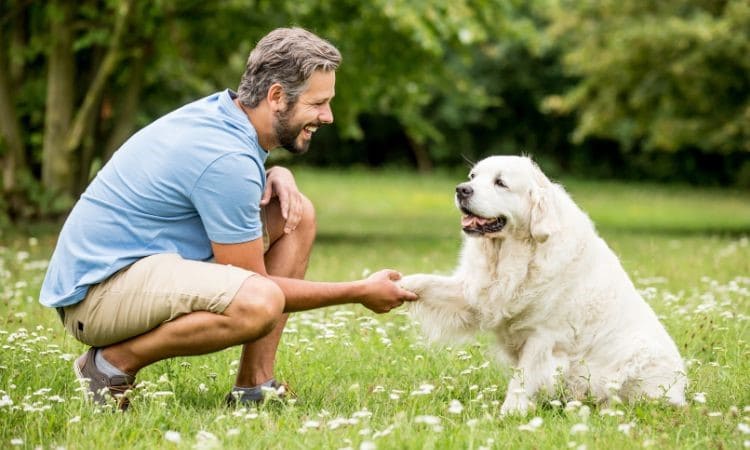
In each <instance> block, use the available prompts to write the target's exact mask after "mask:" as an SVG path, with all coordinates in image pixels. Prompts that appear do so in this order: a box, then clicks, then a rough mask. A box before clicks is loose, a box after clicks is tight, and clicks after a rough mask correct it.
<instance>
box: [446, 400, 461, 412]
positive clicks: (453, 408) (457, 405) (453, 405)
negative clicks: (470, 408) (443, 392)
mask: <svg viewBox="0 0 750 450" xmlns="http://www.w3.org/2000/svg"><path fill="white" fill-rule="evenodd" d="M463 410H464V405H462V404H461V402H459V401H458V400H451V402H450V405H448V412H449V413H451V414H461V411H463Z"/></svg>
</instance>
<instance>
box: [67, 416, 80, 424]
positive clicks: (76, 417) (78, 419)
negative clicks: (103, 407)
mask: <svg viewBox="0 0 750 450" xmlns="http://www.w3.org/2000/svg"><path fill="white" fill-rule="evenodd" d="M80 421H81V416H75V417H73V418H72V419H70V420H69V421H68V423H78V422H80Z"/></svg>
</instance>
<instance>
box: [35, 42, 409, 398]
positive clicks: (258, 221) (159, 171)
mask: <svg viewBox="0 0 750 450" xmlns="http://www.w3.org/2000/svg"><path fill="white" fill-rule="evenodd" d="M340 60H341V55H340V54H339V52H338V50H337V49H336V48H335V47H333V46H332V45H331V44H330V43H328V42H326V41H324V40H322V39H321V38H319V37H317V36H315V35H314V34H312V33H310V32H308V31H306V30H303V29H299V28H292V29H277V30H274V31H272V32H271V33H269V34H268V35H267V36H265V37H264V38H263V39H261V41H260V42H258V45H257V46H256V47H255V48H254V49H253V51H252V52H251V53H250V56H249V58H248V61H247V67H246V70H245V73H244V75H243V77H242V80H241V82H240V86H239V89H238V92H237V94H235V93H233V92H231V91H229V90H226V91H223V92H219V93H216V94H214V95H211V96H209V97H206V98H203V99H201V100H198V101H196V102H194V103H191V104H188V105H186V106H183V107H182V108H179V109H177V110H175V111H173V112H172V113H170V114H167V115H166V116H164V117H162V118H160V119H158V120H156V121H155V122H153V123H152V124H150V125H148V126H147V127H145V128H144V129H142V130H141V131H139V132H138V133H136V134H135V135H133V136H132V137H131V138H130V139H129V140H128V141H127V142H126V143H125V144H123V146H122V147H121V148H120V149H119V150H118V151H117V152H116V153H115V155H114V156H113V158H112V159H111V161H109V162H108V163H107V164H106V165H105V166H104V167H103V168H102V170H101V171H100V172H99V173H98V174H97V176H96V178H95V179H94V180H93V181H92V182H91V184H90V186H89V187H88V189H87V190H86V192H84V193H83V195H82V196H81V198H80V200H79V201H78V203H77V204H76V205H75V207H74V208H73V210H72V212H71V213H70V215H69V217H68V219H67V221H66V222H65V225H64V226H63V229H62V231H61V234H60V237H59V240H58V243H57V247H56V249H55V252H54V254H53V256H52V259H51V261H50V266H49V268H48V271H47V275H46V277H45V280H44V283H43V286H42V290H41V294H40V301H41V302H42V303H43V304H44V305H47V306H50V307H55V308H57V310H58V312H59V313H60V316H61V318H62V320H63V323H64V325H65V328H66V329H67V330H68V331H69V332H70V333H71V334H73V335H74V336H75V337H76V338H77V339H78V340H79V341H81V342H83V343H85V344H87V345H90V346H91V347H92V348H91V349H90V350H89V351H87V352H86V353H84V354H83V355H82V356H81V357H80V358H78V359H77V360H76V361H75V363H74V369H75V372H76V375H77V376H78V378H79V379H88V380H89V390H90V391H91V392H92V394H93V399H94V400H95V401H97V402H99V403H104V402H105V401H106V400H107V398H108V394H109V395H112V396H114V397H115V398H117V399H118V406H119V407H120V408H122V409H124V408H126V407H127V406H128V401H127V397H126V396H125V395H122V394H123V393H124V392H125V391H127V390H128V389H130V388H131V387H132V385H133V383H134V382H135V375H136V374H137V372H138V371H139V370H140V369H141V368H143V367H145V366H147V365H148V364H151V363H154V362H156V361H159V360H162V359H165V358H170V357H174V356H183V355H199V354H205V353H209V352H213V351H217V350H221V349H224V348H227V347H230V346H234V345H238V344H242V345H243V351H242V357H241V360H240V368H239V372H238V374H237V380H236V383H235V386H234V388H233V389H232V391H231V393H230V395H229V396H228V397H227V401H228V403H230V404H231V403H237V402H239V403H240V404H245V403H248V402H257V401H261V400H262V399H263V388H264V387H276V386H278V383H277V382H276V380H275V379H274V373H273V369H274V359H275V354H276V349H277V347H278V344H279V340H280V338H281V333H282V330H283V328H284V324H285V323H286V320H287V313H289V312H293V311H301V310H307V309H312V308H318V307H323V306H330V305H338V304H344V303H360V304H362V305H364V306H365V307H367V308H369V309H371V310H373V311H375V312H378V313H383V312H388V311H390V310H391V309H392V308H395V307H398V306H400V305H401V304H402V303H403V302H404V301H411V300H415V299H416V296H415V295H414V294H412V293H410V292H407V291H404V290H402V289H400V288H399V287H398V286H396V284H395V283H394V281H395V280H397V279H399V278H400V275H399V274H398V273H397V272H395V271H392V270H383V271H380V272H377V273H375V274H374V275H372V276H370V277H369V278H367V279H364V280H359V281H354V282H341V283H321V282H311V281H304V280H302V278H303V277H304V275H305V271H306V269H307V263H308V259H309V255H310V251H311V248H312V244H313V240H314V238H315V216H314V213H315V212H314V209H313V206H312V204H311V203H310V201H309V200H307V199H306V198H305V197H304V196H303V195H302V194H301V193H300V192H299V191H298V189H297V186H296V184H295V181H294V178H293V176H292V175H291V173H290V172H289V171H288V170H286V169H284V168H281V167H274V168H272V169H270V170H268V171H267V172H266V171H265V169H264V163H265V160H266V157H267V155H268V152H269V151H271V150H272V149H275V148H277V147H284V148H286V149H287V150H289V151H291V152H293V153H304V152H305V151H307V148H308V146H309V144H310V140H311V138H312V136H313V134H314V133H315V131H317V129H318V127H320V126H321V125H324V124H328V123H331V122H333V114H332V112H331V107H330V103H331V99H332V98H333V96H334V93H335V91H334V88H335V80H336V78H335V77H336V72H335V71H336V69H337V68H338V65H339V63H340ZM212 258H213V260H212Z"/></svg>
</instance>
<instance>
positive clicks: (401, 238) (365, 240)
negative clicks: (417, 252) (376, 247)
mask: <svg viewBox="0 0 750 450" xmlns="http://www.w3.org/2000/svg"><path fill="white" fill-rule="evenodd" d="M442 239H456V240H458V239H460V236H459V235H458V234H457V233H456V234H454V235H446V234H445V233H439V232H432V233H430V232H409V233H402V232H398V231H383V232H376V233H373V232H369V231H368V232H362V233H353V232H349V231H342V232H330V231H329V232H322V233H318V235H317V237H316V239H315V240H316V241H317V242H318V243H325V244H372V243H374V242H391V243H392V242H405V243H420V242H421V243H426V242H432V241H435V240H442Z"/></svg>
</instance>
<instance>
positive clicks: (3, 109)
mask: <svg viewBox="0 0 750 450" xmlns="http://www.w3.org/2000/svg"><path fill="white" fill-rule="evenodd" d="M9 67H10V65H9V63H8V57H7V54H6V52H5V48H4V46H0V117H2V118H3V119H2V120H0V141H2V142H1V143H0V147H5V153H4V154H3V155H2V158H0V161H2V166H3V168H2V179H3V185H2V192H3V196H5V197H8V196H11V195H13V194H14V193H15V192H16V190H17V189H18V186H17V176H18V173H19V172H21V171H23V170H26V155H25V153H24V147H23V140H22V139H21V126H20V124H19V123H18V114H17V113H16V105H15V101H14V99H13V94H12V92H13V88H12V82H11V74H10V73H9V71H8V69H9Z"/></svg>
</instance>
